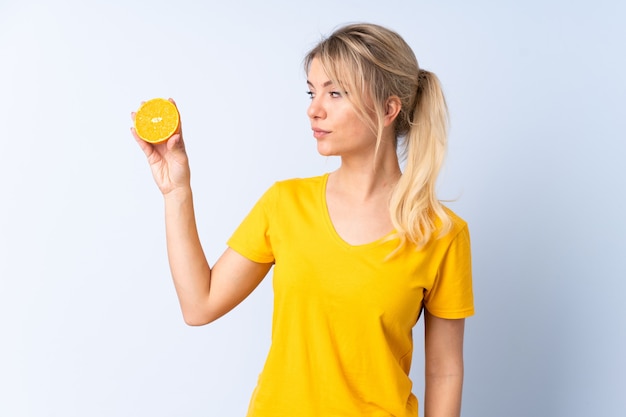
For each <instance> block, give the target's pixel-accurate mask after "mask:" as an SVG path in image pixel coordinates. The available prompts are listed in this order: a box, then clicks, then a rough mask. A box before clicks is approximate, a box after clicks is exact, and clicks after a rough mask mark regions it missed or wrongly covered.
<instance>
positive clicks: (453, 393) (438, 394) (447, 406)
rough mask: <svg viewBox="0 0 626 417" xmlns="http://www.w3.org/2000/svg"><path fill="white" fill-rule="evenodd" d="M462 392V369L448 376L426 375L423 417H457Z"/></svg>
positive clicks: (459, 413)
mask: <svg viewBox="0 0 626 417" xmlns="http://www.w3.org/2000/svg"><path fill="white" fill-rule="evenodd" d="M462 391H463V367H462V366H461V368H460V370H456V371H453V372H452V373H449V374H445V373H442V374H436V373H434V374H428V373H427V375H426V392H425V395H424V414H425V417H459V416H460V415H461V395H462Z"/></svg>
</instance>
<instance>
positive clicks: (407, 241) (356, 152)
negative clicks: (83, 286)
mask: <svg viewBox="0 0 626 417" xmlns="http://www.w3.org/2000/svg"><path fill="white" fill-rule="evenodd" d="M305 69H306V72H307V84H308V87H309V95H310V97H311V104H310V106H309V108H308V111H307V114H308V117H309V119H310V122H311V128H312V131H313V136H314V137H315V139H316V140H317V149H318V151H319V153H320V154H322V155H335V156H339V157H340V158H341V165H340V167H339V168H338V169H337V170H336V171H334V172H332V173H330V174H324V175H322V176H319V177H314V178H306V179H293V180H288V181H281V182H278V183H276V184H274V186H272V187H271V188H270V189H269V190H268V191H267V192H266V193H265V194H264V195H263V197H262V198H261V199H260V200H259V201H258V203H257V204H256V205H255V207H254V208H253V209H252V211H251V212H250V214H249V215H248V216H247V217H246V219H245V220H244V221H243V223H242V224H241V225H240V226H239V228H238V229H237V230H236V231H235V233H234V234H233V236H232V237H231V238H230V239H229V241H228V249H226V251H225V252H224V254H223V255H222V256H221V257H220V258H219V260H218V261H217V262H216V263H215V265H213V267H212V268H211V267H210V266H209V264H208V263H207V260H206V257H205V255H204V253H203V251H202V247H201V244H200V240H199V238H198V232H197V229H196V222H195V217H194V209H193V201H192V192H191V188H190V182H189V176H190V171H189V165H188V161H187V155H186V153H185V148H184V144H183V137H182V132H181V131H179V132H177V133H176V134H175V135H174V136H173V137H172V138H170V140H169V141H168V142H166V143H165V144H159V145H151V144H148V143H146V142H143V141H141V140H140V139H139V138H137V136H136V134H135V133H134V131H133V133H134V134H135V138H136V139H137V142H138V143H139V145H140V146H141V148H142V149H143V151H144V152H145V154H146V156H147V158H148V161H149V163H150V166H151V168H152V172H153V175H154V178H155V180H156V182H157V185H158V186H159V188H160V190H161V192H162V193H163V196H164V199H165V212H166V235H167V249H168V256H169V262H170V267H171V272H172V276H173V279H174V283H175V287H176V291H177V294H178V298H179V301H180V305H181V308H182V312H183V316H184V318H185V321H186V322H187V323H188V324H190V325H202V324H206V323H209V322H211V321H213V320H215V319H217V318H219V317H220V316H222V315H223V314H225V313H227V312H228V311H230V310H231V309H232V308H233V307H235V306H236V305H237V304H238V303H240V302H241V301H242V300H243V299H244V298H246V296H248V294H250V293H251V292H252V291H253V290H254V288H255V287H256V286H257V285H258V284H259V283H260V282H261V280H262V279H263V278H264V277H265V275H266V274H267V273H268V271H269V270H270V268H271V267H272V266H274V274H273V275H274V278H273V279H274V291H275V297H274V318H273V330H272V345H271V348H270V351H269V354H268V358H267V362H266V364H265V367H264V369H263V372H262V373H261V375H260V377H259V381H258V384H257V387H256V389H255V392H254V394H253V397H252V400H251V402H250V407H249V411H248V415H249V416H254V417H262V416H290V417H303V416H305V417H306V416H316V417H319V416H417V413H418V405H417V399H416V397H415V396H414V395H413V394H412V392H411V386H412V384H411V381H410V379H409V376H408V375H409V369H410V365H411V356H412V352H413V341H412V333H411V332H412V328H413V326H414V325H415V323H416V321H417V320H418V318H419V317H420V315H421V312H422V310H423V311H424V320H425V329H426V330H425V354H426V376H425V378H426V381H425V382H426V393H425V413H426V415H427V416H428V417H438V416H458V415H459V414H460V404H461V390H462V381H463V330H464V318H465V317H467V316H469V315H471V314H473V311H474V309H473V298H472V286H471V265H470V264H471V262H470V246H469V234H468V230H467V225H466V224H465V222H464V221H463V220H462V219H460V218H459V217H457V216H456V215H455V214H454V213H452V212H451V211H450V210H448V209H447V208H445V207H443V206H442V205H441V203H440V202H439V201H438V200H437V198H436V196H435V181H436V179H437V175H438V172H439V168H440V166H441V164H442V160H443V156H444V153H445V147H446V127H447V110H446V105H445V101H444V97H443V94H442V92H441V88H440V86H439V82H438V80H437V78H436V77H435V75H434V74H432V73H430V72H427V71H424V70H421V69H420V68H419V66H418V64H417V61H416V59H415V56H414V54H413V52H412V50H411V48H410V47H409V46H408V45H407V44H406V43H405V42H404V40H403V39H402V38H401V37H400V36H398V35H397V34H396V33H394V32H392V31H390V30H388V29H385V28H383V27H380V26H377V25H372V24H357V25H349V26H346V27H343V28H341V29H339V30H337V31H336V32H335V33H333V34H332V35H331V36H330V37H328V38H327V39H325V40H323V41H322V42H320V44H318V45H317V46H316V47H315V48H314V49H313V50H312V51H311V52H310V53H309V54H308V55H307V57H306V59H305ZM398 146H402V147H404V148H405V149H404V151H405V155H406V158H407V161H406V167H405V168H404V172H403V171H401V168H400V163H399V160H398V156H397V155H398V152H397V148H398Z"/></svg>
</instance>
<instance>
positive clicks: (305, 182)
mask: <svg viewBox="0 0 626 417" xmlns="http://www.w3.org/2000/svg"><path fill="white" fill-rule="evenodd" d="M327 176H328V174H324V175H318V176H316V177H308V178H289V179H284V180H280V181H276V182H275V183H274V185H273V187H274V188H278V189H280V190H281V191H292V190H302V189H307V188H319V187H322V186H324V184H325V183H326V178H327Z"/></svg>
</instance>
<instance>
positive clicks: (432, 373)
mask: <svg viewBox="0 0 626 417" xmlns="http://www.w3.org/2000/svg"><path fill="white" fill-rule="evenodd" d="M424 313H425V314H424V320H425V322H424V327H425V361H426V363H425V370H426V393H425V400H424V414H425V417H458V416H460V415H461V393H462V388H463V333H464V328H465V320H464V319H455V320H449V319H442V318H439V317H435V316H433V315H432V314H430V313H428V311H427V310H425V311H424Z"/></svg>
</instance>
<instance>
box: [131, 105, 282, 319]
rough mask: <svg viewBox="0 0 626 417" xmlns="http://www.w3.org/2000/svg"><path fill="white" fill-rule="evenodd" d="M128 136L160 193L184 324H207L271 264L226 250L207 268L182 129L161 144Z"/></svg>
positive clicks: (246, 292)
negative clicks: (255, 260) (135, 144)
mask: <svg viewBox="0 0 626 417" xmlns="http://www.w3.org/2000/svg"><path fill="white" fill-rule="evenodd" d="M172 102H173V101H172ZM131 116H132V117H133V118H134V113H132V114H131ZM131 133H132V134H133V136H134V137H135V140H136V141H137V143H138V144H139V147H140V148H141V149H142V151H143V152H144V153H145V155H146V157H147V159H148V163H149V164H150V169H151V170H152V175H153V177H154V180H155V182H156V184H157V186H158V187H159V190H160V191H161V193H162V194H163V198H164V202H165V229H166V239H167V253H168V260H169V264H170V270H171V273H172V277H173V279H174V286H175V288H176V293H177V295H178V300H179V302H180V306H181V310H182V313H183V317H184V319H185V322H186V323H187V324H189V325H194V326H195V325H202V324H206V323H210V322H211V321H213V320H215V319H217V318H219V317H221V316H222V315H224V314H226V313H227V312H228V311H230V310H231V309H233V308H234V307H235V306H236V305H237V304H239V303H240V302H241V301H242V300H243V299H244V298H246V297H247V296H248V295H249V294H250V293H251V292H252V290H254V288H256V286H257V285H258V284H259V283H260V282H261V280H262V279H263V277H265V275H266V274H267V272H268V271H269V269H270V268H271V266H272V264H260V263H256V262H252V261H250V260H249V259H247V258H245V257H243V256H242V255H239V254H238V253H237V252H235V251H233V250H232V249H227V250H226V251H225V252H224V254H223V255H222V256H221V257H220V259H219V260H218V261H217V262H216V263H215V265H214V266H213V268H211V266H210V265H209V263H208V261H207V259H206V256H205V254H204V251H203V250H202V245H201V243H200V238H199V236H198V230H197V226H196V219H195V213H194V207H193V195H192V191H191V185H190V178H191V174H190V169H189V159H188V157H187V152H186V151H185V145H184V142H183V135H182V127H179V129H178V131H177V132H176V133H175V134H174V135H173V136H172V137H171V138H170V139H169V140H168V141H167V142H164V143H159V144H150V143H147V142H145V141H143V140H141V139H140V138H139V137H138V136H137V133H136V132H135V130H134V129H133V128H131Z"/></svg>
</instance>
